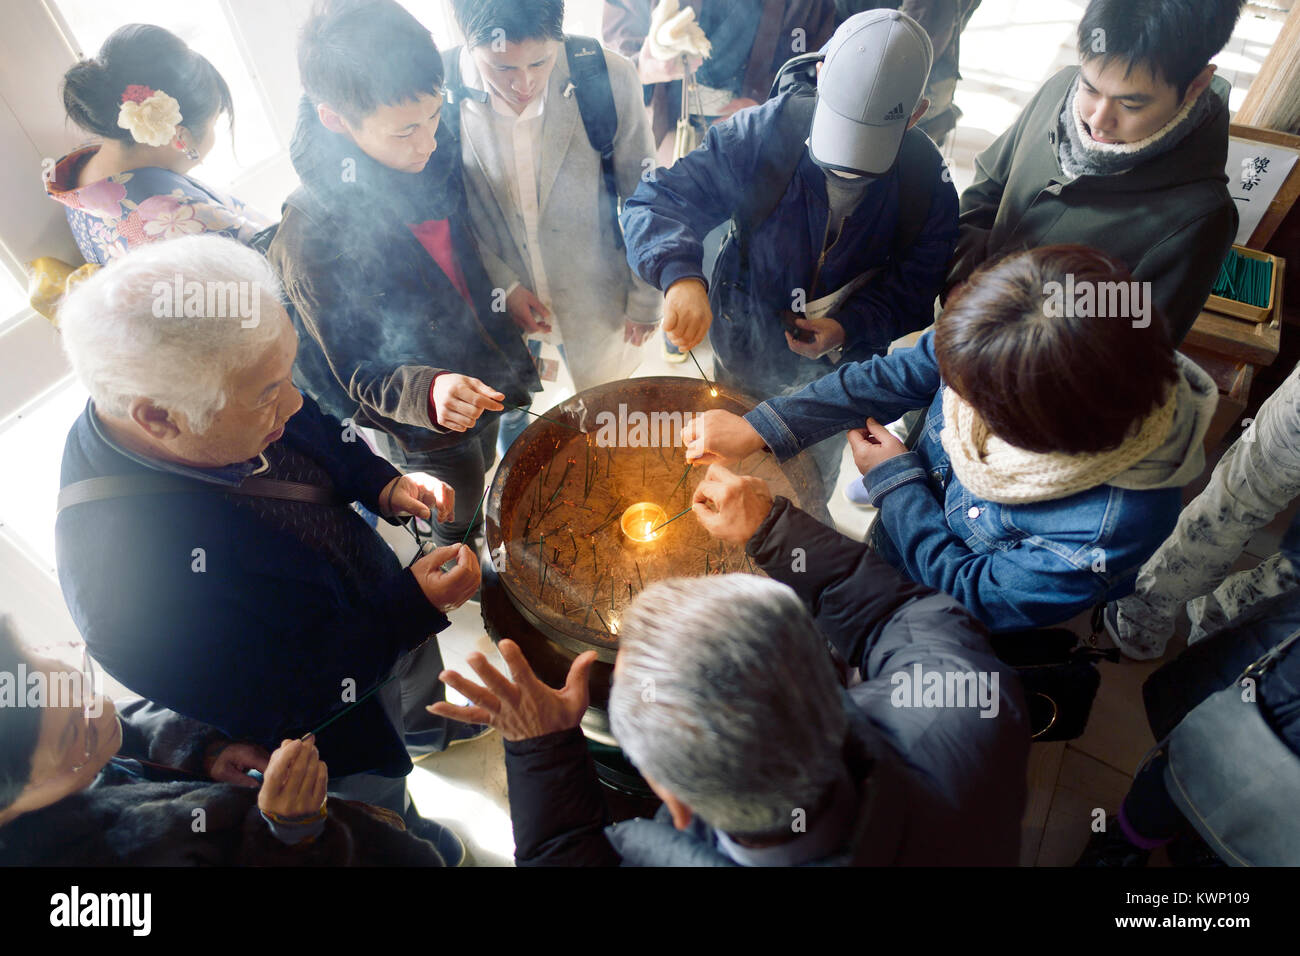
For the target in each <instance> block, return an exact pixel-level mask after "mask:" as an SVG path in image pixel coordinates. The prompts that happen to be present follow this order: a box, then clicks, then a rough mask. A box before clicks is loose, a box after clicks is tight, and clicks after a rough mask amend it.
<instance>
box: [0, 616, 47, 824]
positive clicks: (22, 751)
mask: <svg viewBox="0 0 1300 956" xmlns="http://www.w3.org/2000/svg"><path fill="white" fill-rule="evenodd" d="M27 663H28V657H27V652H26V651H25V650H24V649H23V646H22V644H20V643H19V642H18V635H17V634H16V633H15V632H14V628H13V625H12V623H11V622H10V620H9V617H8V616H7V615H3V616H0V674H8V675H9V676H10V679H12V680H13V681H14V690H15V692H16V693H17V694H26V692H27V688H26V687H24V686H20V685H19V683H18V670H19V668H20V666H21V665H24V664H27ZM16 702H17V701H16ZM42 713H43V711H42V710H41V708H39V707H5V706H0V810H3V809H5V808H6V807H8V806H9V804H11V803H13V802H14V801H15V800H17V799H18V794H20V793H22V790H23V788H24V787H25V786H27V781H28V780H30V779H31V776H32V755H33V754H35V753H36V741H37V738H39V737H40V733H41V714H42Z"/></svg>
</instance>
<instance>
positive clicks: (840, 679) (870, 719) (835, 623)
mask: <svg viewBox="0 0 1300 956" xmlns="http://www.w3.org/2000/svg"><path fill="white" fill-rule="evenodd" d="M695 511H696V515H697V516H698V517H699V519H700V521H701V523H702V524H703V525H704V526H705V528H707V529H708V530H709V531H710V533H712V534H714V535H716V536H718V537H720V538H722V539H723V540H726V541H730V542H732V543H736V544H744V545H745V547H746V552H747V553H748V554H749V555H750V556H751V557H752V558H753V560H754V562H755V563H756V564H757V565H759V566H760V567H761V568H762V569H763V571H765V572H766V573H767V574H768V575H769V576H770V577H771V578H772V579H774V580H768V579H765V578H761V577H759V576H757V575H744V574H729V575H725V576H719V577H706V578H703V579H699V578H678V579H673V580H668V581H664V582H660V583H657V584H654V585H651V586H650V587H648V588H646V589H645V590H644V591H643V592H642V593H641V594H640V595H638V597H637V599H636V600H635V601H634V602H633V604H632V605H631V607H630V608H629V609H628V613H627V614H626V615H625V617H624V620H623V626H622V629H621V630H620V631H619V653H618V658H617V660H616V662H615V667H614V679H613V685H612V688H611V691H610V699H609V718H610V725H611V727H612V729H613V731H614V735H615V736H616V737H617V738H618V741H619V744H620V745H621V746H622V748H623V751H624V753H625V754H626V755H627V756H628V758H629V759H631V761H632V762H633V763H634V764H635V765H636V767H637V769H638V770H640V772H641V774H642V776H643V777H644V778H645V780H646V782H647V783H648V784H649V785H650V787H651V788H652V789H653V790H654V791H655V793H656V794H658V795H659V797H660V798H661V799H662V800H663V803H664V806H663V808H662V809H661V810H660V812H659V814H658V815H657V816H656V817H655V819H654V820H631V821H628V822H625V823H620V824H618V825H616V826H612V827H611V826H609V825H608V824H609V814H608V812H607V810H606V806H605V802H604V799H603V797H602V795H601V790H600V786H599V784H598V782H597V778H596V775H595V770H594V767H593V765H592V762H591V758H590V756H589V755H588V752H587V748H586V743H585V741H584V740H583V737H582V733H581V730H580V729H579V727H578V725H579V721H580V720H581V719H582V714H583V712H584V711H585V710H586V707H587V674H588V672H589V670H590V667H591V664H592V663H593V661H594V660H595V653H594V652H590V651H589V652H587V653H586V654H583V655H581V656H580V657H579V658H578V659H577V660H575V661H574V664H573V666H572V668H571V669H570V672H569V677H568V681H567V683H566V686H565V687H564V688H562V689H560V690H553V689H552V688H550V687H547V686H546V685H545V684H543V683H542V682H541V681H539V680H538V679H537V677H536V676H534V674H533V672H532V670H531V669H530V668H529V666H528V664H527V662H526V661H525V660H524V658H523V655H522V654H521V653H520V651H519V648H518V646H517V645H515V644H514V642H512V641H509V640H503V641H502V642H501V645H500V648H501V653H502V656H503V657H504V659H505V661H506V664H507V665H508V667H509V670H510V674H511V676H510V678H506V677H505V676H504V675H502V674H501V673H499V672H498V671H496V670H495V669H494V668H493V667H492V666H491V665H490V664H488V663H487V661H486V660H485V659H484V658H483V656H482V655H471V656H470V658H469V663H470V666H471V667H473V668H474V670H475V671H476V672H477V673H478V675H479V677H480V678H481V679H482V681H483V684H482V685H478V684H475V683H473V682H471V681H469V680H466V679H465V678H464V677H462V676H461V675H460V674H457V673H455V672H448V673H444V674H443V679H444V680H445V681H446V682H447V683H448V685H450V686H451V687H453V688H455V689H456V690H458V691H460V692H461V693H462V694H464V695H465V696H466V697H467V698H469V700H470V701H471V706H468V707H457V706H453V705H451V704H448V703H446V702H442V703H438V704H435V705H433V710H434V712H435V713H439V714H444V715H446V716H449V717H457V718H459V719H462V720H469V721H481V722H486V723H491V724H492V725H493V726H496V727H498V728H500V730H501V733H502V735H503V736H504V737H505V741H506V744H505V747H506V771H507V776H508V782H509V794H510V815H511V820H512V822H513V825H514V832H515V859H516V862H518V863H519V864H520V865H525V866H529V865H530V866H538V865H570V866H571V865H612V864H617V863H622V864H624V865H639V866H727V865H741V866H796V865H811V864H818V865H831V866H861V865H912V866H916V865H921V866H927V865H928V866H936V865H1013V864H1014V863H1016V861H1017V855H1018V852H1017V851H1018V847H1019V829H1020V818H1021V815H1022V813H1023V811H1024V805H1025V764H1026V759H1027V755H1028V745H1029V731H1028V726H1027V720H1026V714H1025V707H1024V700H1023V696H1022V694H1021V691H1020V688H1019V682H1018V681H1017V680H1016V679H1015V677H1014V676H1013V675H1012V674H1011V672H1010V671H1009V670H1008V669H1007V668H1006V666H1005V665H1003V664H1002V663H1001V662H999V661H998V659H997V658H996V657H995V656H994V654H993V653H992V651H991V650H990V648H989V645H988V642H987V640H986V635H987V632H986V631H985V630H984V628H983V626H982V625H981V624H980V623H979V622H978V621H976V620H975V618H973V617H972V616H971V615H970V613H969V612H967V611H966V610H965V609H964V608H962V607H961V605H959V604H958V603H957V602H956V601H955V600H953V599H952V598H951V597H949V596H947V595H945V594H941V593H940V592H938V591H935V590H934V589H932V588H929V587H926V586H924V585H920V584H916V583H914V582H911V581H908V580H906V579H905V578H903V576H902V575H901V574H899V572H897V571H895V570H894V569H893V568H891V567H890V566H889V565H888V564H886V563H885V562H884V561H882V560H881V559H880V558H879V557H877V556H876V555H874V554H873V553H872V552H870V551H869V550H868V549H867V547H866V545H864V544H862V543H861V542H857V541H853V540H851V539H849V538H846V537H844V536H843V535H841V534H839V533H838V532H837V531H835V530H834V529H832V528H828V527H826V526H825V525H822V524H820V523H819V522H817V521H816V520H815V519H813V518H812V517H811V516H809V515H807V514H805V513H804V512H802V511H799V510H798V509H797V508H795V507H794V506H793V505H792V504H791V503H790V502H789V501H788V500H787V499H785V498H779V497H778V498H776V499H773V498H772V497H771V495H770V494H768V492H767V489H766V486H765V485H764V484H763V482H762V481H761V480H759V479H757V478H746V477H741V476H738V475H734V474H732V473H730V472H728V471H727V470H726V469H724V468H720V467H718V466H713V467H712V468H711V469H710V473H709V475H708V476H707V478H706V479H705V481H703V482H701V484H700V486H699V487H698V488H697V490H696V497H695ZM800 551H802V559H801V556H800V554H799V552H800ZM792 557H793V558H794V560H793V561H792ZM810 609H811V611H812V613H810ZM828 644H829V647H828ZM837 665H838V666H837ZM846 665H847V666H846ZM853 672H856V673H853Z"/></svg>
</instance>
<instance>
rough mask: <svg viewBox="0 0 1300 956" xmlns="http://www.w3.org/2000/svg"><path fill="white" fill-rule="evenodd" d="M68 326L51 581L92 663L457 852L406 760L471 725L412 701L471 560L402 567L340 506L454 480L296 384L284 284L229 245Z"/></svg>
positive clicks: (154, 263) (428, 495)
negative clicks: (417, 464) (419, 812)
mask: <svg viewBox="0 0 1300 956" xmlns="http://www.w3.org/2000/svg"><path fill="white" fill-rule="evenodd" d="M60 329H61V332H62V336H63V342H64V347H65V349H66V351H67V354H68V357H69V358H70V360H71V362H72V365H73V368H74V369H75V371H76V374H77V376H78V378H79V379H80V381H81V382H82V384H83V385H84V386H85V387H86V389H87V390H88V391H89V392H90V401H89V402H88V403H87V405H86V409H85V411H84V412H83V413H82V415H81V416H80V418H78V419H77V421H76V423H75V424H74V425H73V426H72V430H71V432H70V433H69V435H68V439H67V443H66V446H65V449H64V456H63V473H62V481H61V485H62V489H61V491H60V498H59V509H60V510H59V516H58V520H57V524H56V544H57V555H58V570H59V580H60V583H61V585H62V587H63V593H64V597H65V599H66V600H67V603H68V607H69V609H70V610H71V611H72V615H73V618H74V620H75V621H76V623H77V626H78V628H79V629H80V630H81V633H82V635H83V636H84V637H85V640H86V643H87V646H88V648H89V650H90V652H91V654H93V656H94V657H95V659H96V660H97V661H98V662H99V663H100V664H101V665H102V666H103V667H104V669H105V670H106V671H108V673H110V674H112V675H113V676H114V677H115V678H116V679H117V680H119V681H121V682H122V683H123V684H125V685H126V686H127V687H129V688H131V689H132V690H133V691H135V692H136V693H138V694H141V695H143V696H145V697H147V698H149V699H151V700H153V701H156V702H157V703H159V704H161V705H163V706H165V707H168V708H171V709H172V710H175V711H177V712H179V713H181V714H184V715H185V716H187V717H189V718H192V719H194V720H199V721H202V722H204V723H207V724H210V725H212V726H213V727H216V728H217V729H219V730H220V731H222V732H223V733H225V734H227V735H229V736H230V737H233V738H236V739H242V740H245V741H249V742H251V743H253V744H256V745H258V746H260V747H262V748H265V749H266V750H268V751H269V750H274V749H275V748H276V747H277V746H278V745H279V744H280V742H281V741H282V740H283V739H285V738H299V737H304V736H306V735H308V734H310V733H316V734H317V735H318V736H317V738H316V743H317V746H318V749H319V752H320V755H321V757H322V759H323V760H324V761H325V762H326V764H327V765H328V767H329V770H330V773H331V786H330V791H331V792H332V793H337V794H339V795H342V796H347V797H351V798H354V799H361V800H365V801H366V802H369V803H374V804H377V805H380V806H384V807H387V808H388V809H391V810H394V811H396V812H399V813H403V814H404V815H406V816H407V818H408V820H409V821H410V822H412V823H413V824H414V825H415V826H414V829H415V830H416V832H417V833H422V835H426V836H428V837H429V838H430V839H433V840H435V843H436V844H437V845H438V846H439V850H440V851H441V852H442V855H443V856H444V858H446V859H448V861H449V862H452V863H455V862H457V861H458V860H459V859H461V858H463V855H464V848H463V846H462V845H461V844H460V842H459V840H458V839H457V838H456V837H455V835H454V834H452V833H451V832H450V831H448V830H445V829H444V828H440V827H438V825H436V824H434V823H432V821H423V820H421V819H420V818H418V816H416V815H414V814H413V812H412V808H411V805H410V799H409V796H408V795H407V793H406V786H405V779H404V778H405V775H406V774H407V773H409V772H410V769H411V761H410V758H409V756H408V750H407V747H410V746H412V745H413V744H419V745H422V746H423V748H424V749H425V750H426V751H427V750H430V749H432V750H437V749H442V748H443V747H445V746H446V745H447V744H448V743H449V742H451V741H452V740H454V739H456V738H457V737H464V736H466V735H472V734H475V733H479V732H485V731H484V729H483V728H465V727H463V726H462V725H459V724H456V723H449V722H447V721H445V720H442V719H441V718H434V717H431V716H430V715H429V714H427V713H425V711H424V709H423V705H424V704H427V703H428V702H429V700H430V699H435V700H439V699H441V698H442V692H443V688H442V686H441V684H439V682H438V681H437V678H436V675H437V673H438V671H439V670H440V669H441V666H442V663H441V657H440V655H439V652H438V646H437V640H436V638H435V639H431V635H433V634H435V633H436V632H438V631H440V630H442V629H443V628H445V627H446V626H447V625H448V623H449V622H448V619H447V616H446V614H447V612H448V611H450V610H451V609H453V608H455V607H458V606H459V605H461V604H463V603H464V602H465V601H466V600H468V599H469V598H470V597H471V596H472V595H473V594H474V592H475V591H476V590H477V588H478V586H479V581H480V577H479V567H478V562H477V560H476V559H475V557H474V554H473V552H472V551H471V550H470V549H469V548H468V547H465V546H464V545H459V546H456V545H453V546H450V547H446V548H440V549H438V550H436V551H434V552H433V553H432V554H430V555H428V556H425V557H423V558H421V559H420V560H418V561H416V562H415V563H414V564H412V565H411V566H410V568H407V569H404V568H403V567H402V566H401V563H400V562H399V561H398V559H397V557H396V555H395V554H394V553H393V551H392V549H391V548H390V547H389V546H388V545H387V544H386V543H385V542H384V541H383V539H382V538H381V537H379V535H378V534H376V532H375V531H374V529H372V528H371V527H370V526H369V525H368V524H367V523H366V521H365V520H364V519H363V518H362V517H361V516H360V515H359V514H358V513H357V512H356V511H354V510H353V509H352V508H351V507H350V503H351V502H354V501H358V502H361V503H362V504H364V505H365V506H366V507H367V508H369V509H370V510H371V511H373V512H375V513H377V514H379V515H381V516H382V517H384V518H386V519H387V520H389V521H390V522H393V523H397V522H398V520H399V519H400V518H402V517H403V516H407V515H418V516H420V517H422V518H426V519H427V518H429V517H431V515H432V514H433V513H434V512H437V513H438V514H441V515H444V516H445V515H449V514H450V513H451V510H452V507H453V504H454V502H453V496H452V492H451V489H450V488H449V487H447V486H446V485H445V484H443V483H442V482H440V481H438V480H436V479H433V478H430V477H429V476H427V475H419V474H414V475H406V476H403V475H401V474H400V473H399V472H398V471H397V469H395V468H394V467H393V466H392V465H390V464H389V463H388V462H386V461H384V460H383V459H382V458H379V457H378V456H376V455H374V454H372V453H371V451H370V450H369V448H368V447H367V446H366V444H365V442H364V441H362V440H360V438H359V436H358V435H357V434H356V432H355V429H354V428H353V427H352V426H351V424H350V423H341V422H339V421H337V420H335V419H333V418H329V417H327V416H326V415H325V414H323V413H322V412H321V411H320V409H319V408H317V406H316V405H315V403H314V402H312V401H311V400H310V399H306V398H304V397H303V396H302V395H301V394H300V393H299V391H298V389H297V388H295V387H294V384H293V381H292V378H291V374H292V368H293V361H294V354H295V352H296V350H297V336H296V334H295V332H294V329H293V326H292V324H291V322H290V320H289V318H288V316H287V314H286V312H285V310H284V308H283V306H282V305H281V304H280V286H279V283H278V281H277V278H276V276H275V273H274V272H273V271H272V270H271V269H270V267H269V266H268V265H267V264H266V262H265V260H264V259H262V257H261V256H259V255H258V254H257V253H255V252H253V251H251V250H249V249H246V248H244V247H242V246H240V245H239V244H238V243H236V242H233V241H231V240H228V239H223V238H219V237H215V236H196V237H189V238H184V239H178V240H175V241H172V242H167V243H160V244H157V245H154V246H150V247H148V248H144V249H140V250H137V251H134V252H132V253H131V255H129V256H126V257H124V258H123V259H121V260H118V261H116V262H114V263H113V264H111V265H110V266H108V267H107V268H106V269H104V270H102V271H101V272H99V273H98V274H96V275H95V276H93V277H92V278H91V279H89V280H88V281H86V282H85V283H84V284H82V285H81V286H80V287H78V289H77V290H76V292H75V293H74V294H73V295H71V296H70V297H69V299H68V300H67V302H66V303H65V304H64V306H63V307H62V309H61V311H60ZM453 565H454V566H453ZM444 567H446V570H444ZM254 753H255V751H254ZM259 764H260V765H259ZM264 768H265V762H264V760H260V759H252V758H250V764H249V767H248V769H256V770H261V769H264ZM242 782H244V783H245V784H246V785H248V786H256V785H257V781H256V780H255V779H254V778H253V777H251V776H246V777H245V778H244V780H243V781H242Z"/></svg>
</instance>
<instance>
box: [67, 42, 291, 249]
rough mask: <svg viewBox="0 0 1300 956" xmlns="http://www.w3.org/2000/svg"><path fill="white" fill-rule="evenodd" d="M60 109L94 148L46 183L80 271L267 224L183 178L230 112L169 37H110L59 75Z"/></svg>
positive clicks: (209, 74)
mask: <svg viewBox="0 0 1300 956" xmlns="http://www.w3.org/2000/svg"><path fill="white" fill-rule="evenodd" d="M63 104H64V106H65V108H66V109H67V111H68V116H69V118H70V119H71V120H72V121H73V122H74V123H76V124H77V125H78V126H80V127H81V128H82V129H84V130H86V131H87V132H90V133H93V134H95V135H96V136H98V137H100V140H101V142H99V143H98V144H96V145H90V146H86V147H83V148H81V149H78V150H76V151H75V152H72V153H69V154H68V155H67V156H64V157H63V158H62V159H60V160H59V161H58V162H57V163H56V164H55V166H54V169H53V171H52V174H48V175H47V177H46V183H45V191H46V193H47V194H48V195H49V196H50V197H51V198H53V199H55V200H57V201H58V202H60V203H62V204H63V205H64V206H65V207H67V208H66V214H67V217H68V225H69V226H70V227H71V228H72V235H73V237H74V238H75V239H76V241H77V246H78V247H79V248H80V249H81V254H82V255H83V256H84V257H85V259H86V261H87V262H93V263H97V264H99V265H103V264H105V263H107V262H108V261H109V260H110V259H114V258H116V257H118V256H122V255H125V254H126V252H127V251H128V250H130V249H132V248H134V247H135V246H138V245H141V244H143V243H147V242H158V241H160V240H164V239H175V238H177V237H179V236H188V235H193V234H195V233H201V232H218V233H221V234H223V235H226V236H229V237H231V238H232V239H237V240H239V241H240V242H248V241H249V240H250V239H251V238H252V237H253V236H254V235H255V234H256V233H257V232H258V231H259V230H260V229H262V228H264V227H265V226H267V225H268V224H269V220H267V219H265V218H264V217H262V216H261V215H259V214H257V213H255V212H253V211H252V210H249V209H247V208H246V207H245V206H244V205H243V203H241V202H239V201H238V200H236V199H233V198H231V197H230V196H227V195H224V194H222V193H219V192H216V191H214V190H212V189H209V188H208V187H207V186H204V185H203V184H202V183H199V182H198V181H196V180H194V179H191V178H190V177H189V176H188V175H187V173H188V172H189V170H191V169H193V168H194V167H195V166H196V165H197V164H198V163H199V162H200V161H201V160H202V158H203V156H204V155H205V154H206V153H207V152H208V151H209V150H210V149H211V148H212V144H213V142H214V140H215V139H216V120H217V117H218V116H219V115H220V114H222V113H225V114H226V115H227V116H229V117H230V118H231V120H232V121H233V119H234V107H233V104H232V102H231V98H230V89H229V87H227V86H226V81H225V80H223V79H222V78H221V74H220V73H218V72H217V70H216V68H215V67H213V65H212V64H211V63H209V62H208V61H207V60H206V59H204V58H203V57H202V56H200V55H199V54H197V53H195V52H194V51H193V50H191V49H190V48H189V47H187V46H186V45H185V43H184V41H182V40H181V39H180V38H179V37H177V36H176V35H175V34H173V33H170V32H168V31H167V30H164V29H163V28H162V27H157V26H152V25H149V24H140V23H133V24H128V25H127V26H124V27H120V28H119V29H117V30H115V31H114V32H113V34H112V35H111V36H109V38H108V39H107V40H105V41H104V45H103V46H102V47H101V48H100V50H99V54H98V55H97V56H96V57H95V58H94V59H93V60H83V61H82V62H80V63H78V64H77V65H76V66H74V67H72V68H71V69H70V70H68V72H67V74H65V76H64V78H63Z"/></svg>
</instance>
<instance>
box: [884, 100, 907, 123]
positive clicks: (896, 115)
mask: <svg viewBox="0 0 1300 956" xmlns="http://www.w3.org/2000/svg"><path fill="white" fill-rule="evenodd" d="M906 118H907V110H906V109H904V108H903V104H902V103H899V104H898V105H897V106H895V107H894V108H893V109H892V110H890V111H889V112H888V113H886V114H885V122H886V123H889V122H892V121H893V120H901V119H906Z"/></svg>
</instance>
